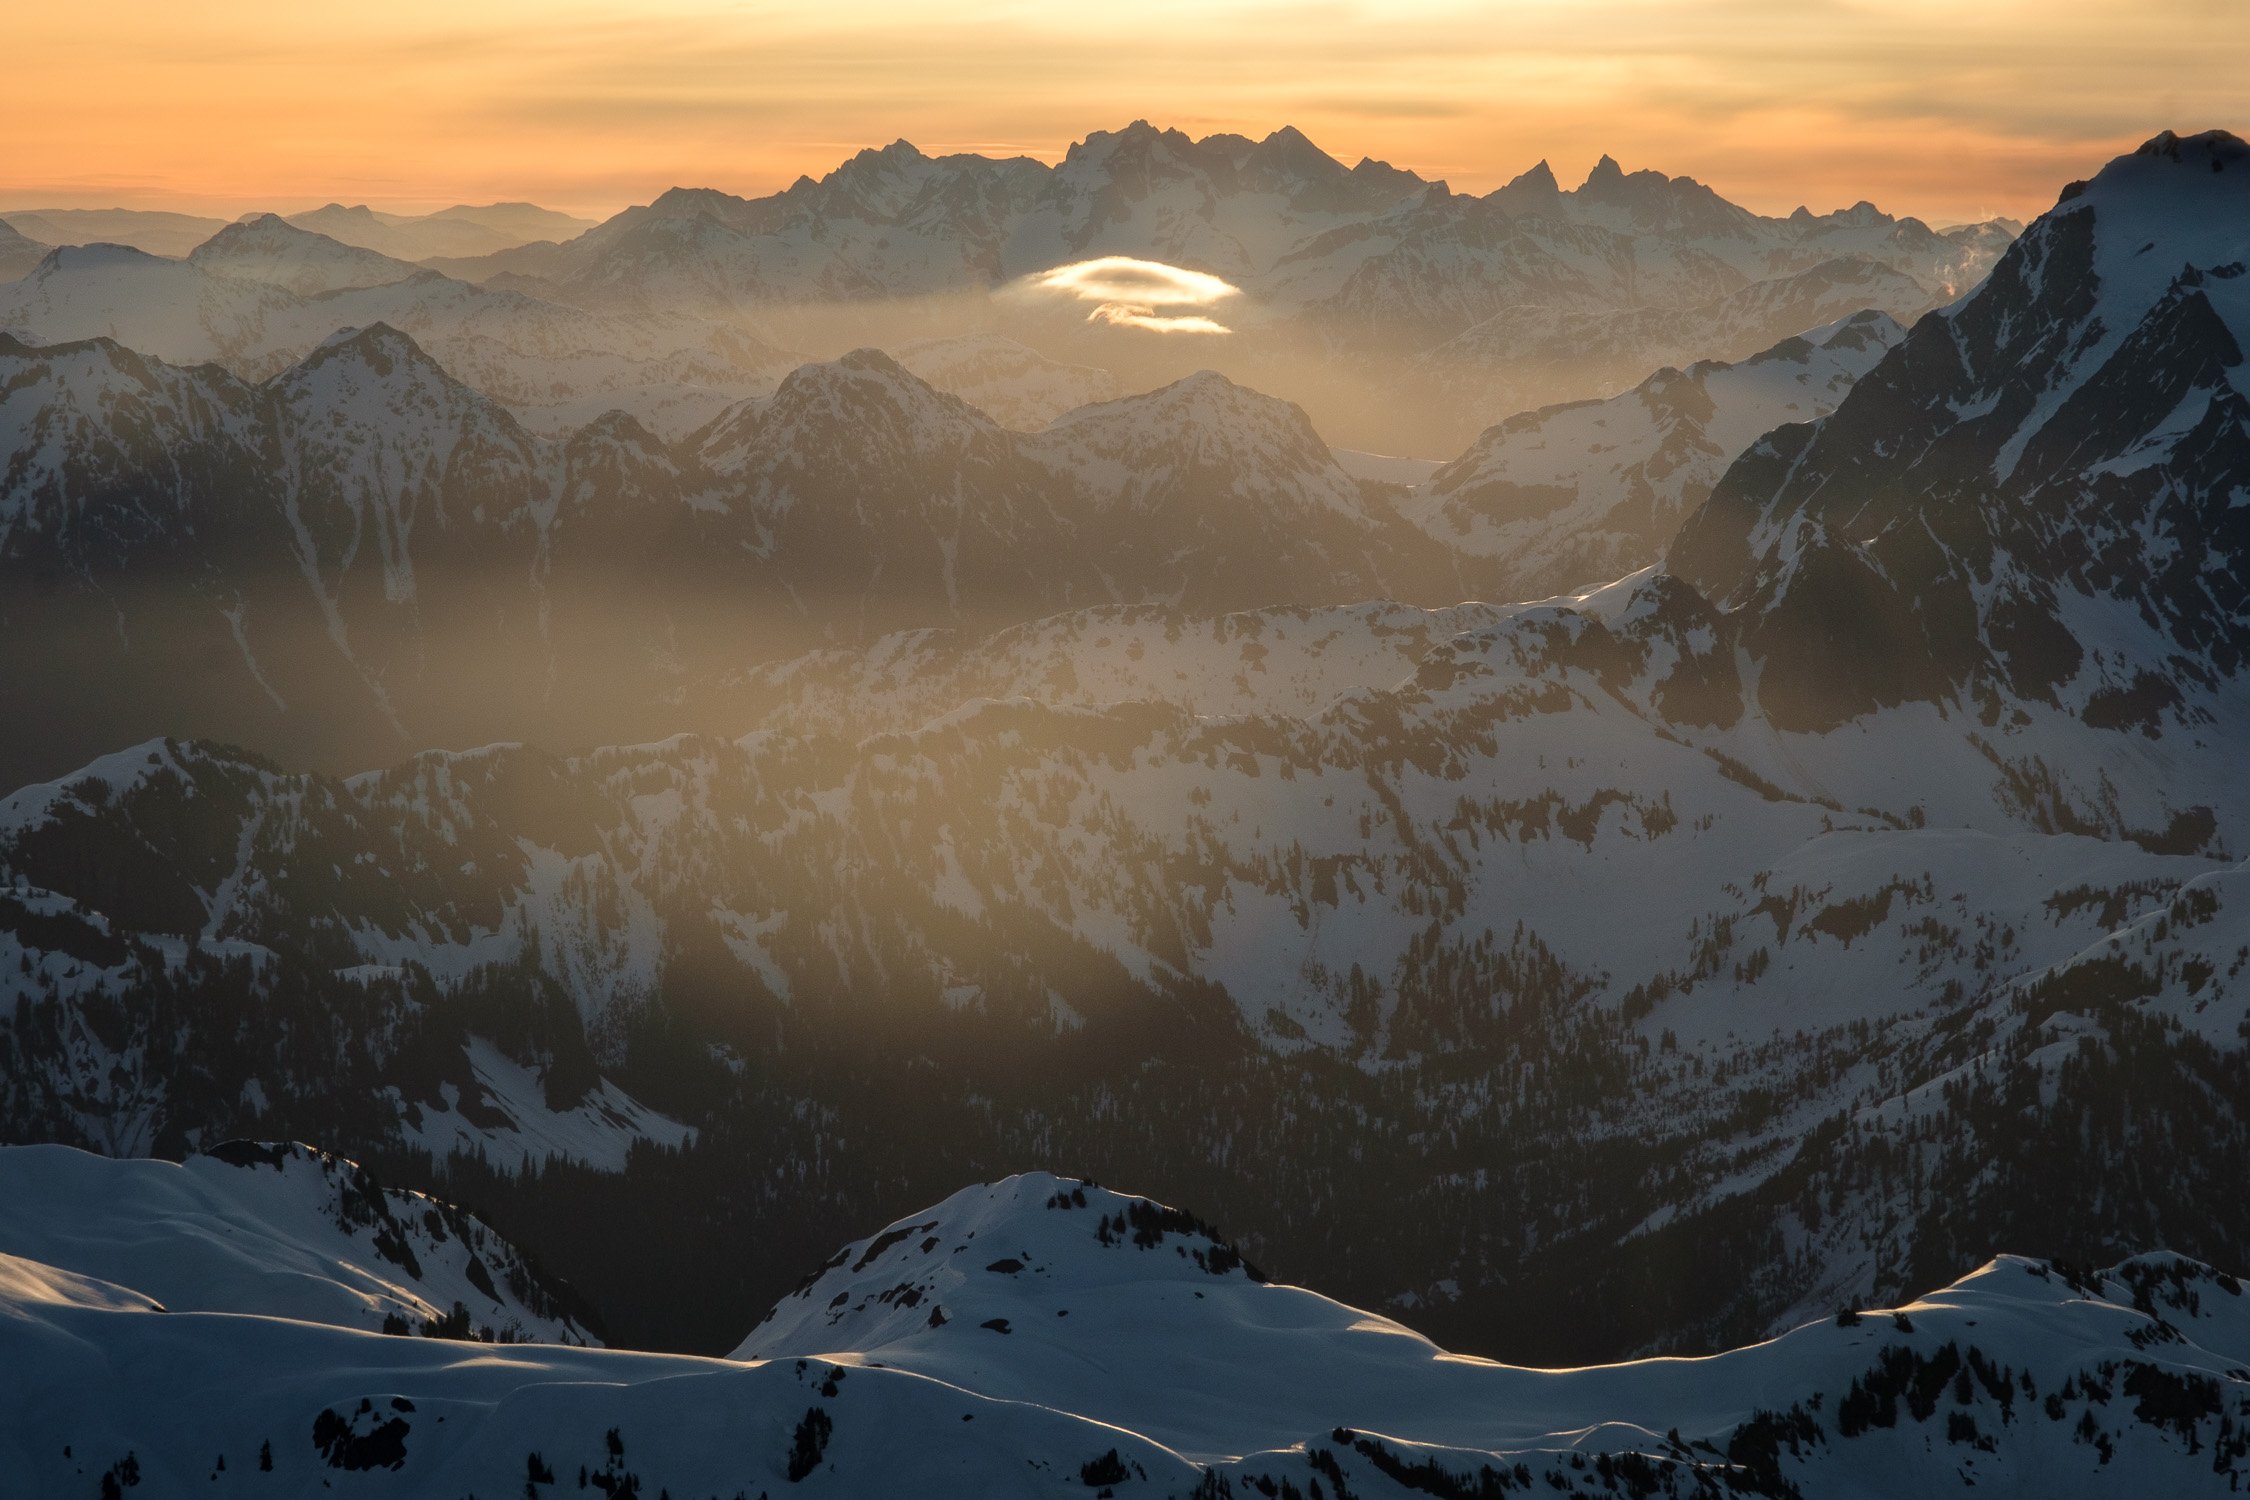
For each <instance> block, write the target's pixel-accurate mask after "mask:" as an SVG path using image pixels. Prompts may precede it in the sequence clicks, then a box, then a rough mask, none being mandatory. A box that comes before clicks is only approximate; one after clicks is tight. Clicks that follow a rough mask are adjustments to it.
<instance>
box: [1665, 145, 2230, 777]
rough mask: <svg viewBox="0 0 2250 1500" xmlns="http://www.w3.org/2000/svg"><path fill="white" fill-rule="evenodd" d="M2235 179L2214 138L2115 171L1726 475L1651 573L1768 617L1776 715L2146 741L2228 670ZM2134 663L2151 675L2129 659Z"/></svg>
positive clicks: (1759, 631) (1768, 677)
mask: <svg viewBox="0 0 2250 1500" xmlns="http://www.w3.org/2000/svg"><path fill="white" fill-rule="evenodd" d="M2242 160H2243V148H2242V145H2241V143H2240V142H2239V141H2236V140H2235V139H2234V138H2233V137H2231V136H2225V135H2223V134H2219V133H2212V134H2209V135H2205V136H2198V137H2186V138H2182V137H2177V136H2169V135H2166V136H2158V137H2157V138H2156V139H2155V140H2154V141H2152V142H2151V143H2150V144H2149V146H2148V147H2144V148H2143V149H2142V150H2140V151H2136V152H2134V153H2132V154H2129V155H2126V156H2121V157H2119V158H2117V159H2116V160H2114V161H2112V162H2110V163H2109V164H2108V165H2107V166H2105V167H2104V168H2103V169H2102V170H2101V171H2100V172H2099V173H2097V174H2096V175H2095V177H2094V178H2093V179H2092V180H2091V181H2090V182H2088V183H2087V184H2086V185H2085V186H2084V187H2083V188H2082V189H2080V190H2078V191H2076V192H2072V193H2066V194H2065V195H2064V198H2063V200H2062V201H2061V202H2059V203H2058V204H2057V205H2056V206H2055V207H2054V208H2052V209H2050V210H2049V211H2048V212H2047V213H2045V214H2043V215H2042V216H2041V217H2040V218H2039V220H2038V221H2036V222H2035V223H2033V224H2032V225H2031V226H2030V228H2029V229H2027V230H2026V231H2025V233H2024V235H2023V237H2022V239H2020V240H2018V241H2017V242H2016V243H2015V244H2014V245H2012V246H2011V247H2010V248H2009V249H2008V250H2007V252H2006V253H2005V254H2003V255H2002V256H2001V258H2000V260H1999V262H1998V264H1997V265H1996V266H1995V267H1994V269H1993V271H1992V274H1991V275H1990V277H1989V278H1987V280H1986V281H1985V282H1984V284H1983V285H1982V286H1981V287H1979V288H1978V289H1977V290H1976V291H1975V292H1973V293H1971V294H1970V295H1969V296H1968V297H1966V298H1964V299H1963V300H1962V301H1961V302H1959V303H1957V304H1955V305H1954V306H1952V307H1950V308H1947V309H1944V310H1942V311H1941V312H1939V313H1937V314H1935V315H1933V316H1931V317H1928V318H1925V319H1923V320H1922V321H1921V322H1920V323H1918V324H1917V325H1916V326H1915V327H1914V329H1913V330H1912V332H1911V333H1910V334H1909V335H1908V337H1907V338H1906V340H1905V341H1904V342H1903V343H1901V344H1900V345H1899V346H1898V348H1897V349H1895V350H1894V351H1892V353H1891V354H1890V355H1888V356H1887V357H1886V358H1885V359H1884V360H1883V362H1882V363H1881V364H1879V365H1878V366H1877V367H1876V368H1875V369H1874V370H1873V371H1872V372H1871V373H1870V374H1869V375H1868V376H1867V378H1866V379H1864V380H1863V381H1862V382H1861V383H1860V384H1859V385H1858V386H1857V387H1856V388H1855V389H1854V390H1853V391H1852V393H1851V395H1850V396H1848V397H1847V398H1846V399H1845V400H1844V402H1843V403H1842V404H1841V405H1840V406H1839V407H1838V409H1837V410H1836V412H1835V413H1834V415H1832V416H1830V417H1829V418H1827V419H1826V420H1824V421H1822V422H1820V423H1817V424H1814V425H1812V426H1809V427H1801V428H1785V429H1781V430H1780V431H1777V432H1775V433H1773V434H1771V435H1769V436H1768V437H1767V438H1766V439H1765V440H1764V441H1763V442H1762V443H1760V444H1759V445H1757V446H1755V447H1753V448H1752V449H1751V450H1750V452H1748V453H1746V454H1745V455H1744V456H1743V458H1742V459H1741V460H1739V461H1738V462H1737V463H1736V465H1735V467H1734V468H1733V469H1732V470H1730V471H1729V473H1728V474H1727V476H1726V478H1725V479H1724V480H1722V481H1721V483H1720V484H1719V486H1718V487H1717V488H1716V489H1715V490H1714V491H1713V494H1712V498H1711V501H1710V503H1709V504H1708V505H1706V506H1705V507H1704V508H1703V509H1702V510H1701V511H1699V512H1698V513H1697V514H1696V515H1695V516H1693V517H1691V518H1690V520H1689V522H1688V524H1687V525H1686V526H1685V527H1683V528H1682V530H1681V533H1680V536H1679V538H1678V539H1677V541H1676V542H1675V543H1674V545H1673V548H1672V551H1671V554H1670V565H1671V566H1673V567H1674V568H1676V569H1679V570H1680V571H1682V572H1683V573H1685V574H1686V576H1688V577H1689V578H1691V579H1693V580H1694V581H1695V582H1696V583H1697V584H1698V585H1699V586H1700V587H1703V588H1704V589H1706V591H1707V592H1709V593H1710V594H1711V596H1712V597H1713V598H1714V599H1715V600H1720V601H1723V602H1724V603H1726V604H1727V605H1728V606H1729V607H1734V608H1739V609H1745V610H1748V611H1749V612H1750V615H1751V617H1754V618H1756V619H1757V620H1759V621H1760V622H1762V623H1760V624H1759V625H1758V626H1757V627H1756V628H1755V630H1754V631H1753V634H1754V636H1755V637H1756V639H1757V644H1756V646H1755V649H1758V650H1764V651H1770V652H1771V653H1773V655H1772V660H1771V661H1770V662H1769V665H1768V667H1767V669H1766V673H1765V678H1764V681H1765V683H1766V684H1767V685H1768V686H1770V687H1771V688H1772V689H1773V695H1772V696H1773V699H1774V702H1773V703H1772V704H1771V705H1769V707H1770V708H1772V709H1774V710H1775V711H1778V712H1781V713H1783V714H1785V715H1788V716H1790V718H1791V722H1792V723H1794V724H1797V725H1799V726H1805V727H1824V726H1826V725H1829V724H1831V723H1834V722H1838V721H1840V720H1841V719H1849V718H1852V717H1855V716H1856V715H1858V714H1861V713H1865V712H1868V711H1870V710H1872V709H1874V708H1878V707H1882V706H1888V705H1891V704H1896V703H1900V702H1905V701H1944V700H1946V699H1947V698H1949V697H1951V696H1953V695H1955V694H1958V693H1962V692H1969V693H1972V694H1974V695H1976V696H1978V697H1980V698H1981V699H1982V700H1983V702H1984V709H1983V711H1984V712H1986V713H1988V714H1989V713H1997V712H1999V707H1998V704H1999V702H2000V699H1999V698H1998V697H1997V696H1995V695H1997V694H2002V693H2005V694H2008V695H2013V696H2016V697H2019V698H2022V699H2025V700H2028V701H2033V702H2037V703H2042V704H2046V705H2050V706H2055V707H2061V708H2064V709H2066V710H2067V711H2069V712H2072V713H2077V714H2083V715H2084V716H2085V718H2086V722H2087V723H2089V724H2097V725H2099V724H2107V725H2112V726H2116V727H2137V728H2143V729H2144V730H2145V731H2146V732H2149V733H2152V734H2158V733H2161V732H2162V728H2161V725H2162V723H2163V722H2164V721H2165V719H2166V717H2167V716H2168V715H2177V714H2179V713H2183V712H2186V713H2192V712H2196V711H2195V710H2192V709H2189V708H2187V707H2186V702H2187V700H2186V698H2184V697H2183V693H2184V692H2194V691H2198V690H2201V691H2209V690H2212V689H2214V688H2216V687H2217V685H2218V684H2219V683H2220V682H2221V681H2222V680H2223V679H2226V678H2229V677H2232V676H2234V675H2235V674H2237V673H2238V672H2239V671H2240V670H2241V669H2242V667H2243V665H2244V662H2245V659H2246V657H2250V615H2246V614H2245V612H2244V611H2243V610H2242V609H2241V608H2240V606H2239V602H2238V601H2239V600H2240V599H2241V598H2243V597H2245V596H2246V590H2250V582H2246V581H2245V570H2246V569H2250V536H2246V535H2245V534H2244V532H2243V526H2244V521H2243V519H2242V516H2243V512H2242V511H2241V508H2240V507H2239V506H2238V505H2236V504H2235V503H2234V501H2233V498H2232V497H2233V496H2234V495H2236V494H2237V493H2239V491H2240V489H2241V487H2242V486H2243V485H2244V484H2246V483H2250V469H2246V467H2245V458H2244V455H2245V452H2246V450H2250V390H2246V387H2245V384H2244V381H2243V374H2242V372H2243V363H2244V362H2243V347H2244V344H2245V341H2246V337H2245V336H2246V335H2250V295H2246V290H2245V289H2246V288H2250V281H2245V279H2244V278H2243V276H2242V274H2241V272H2242V266H2243V263H2244V262H2245V260H2246V259H2250V168H2244V169H2237V170H2232V171H2230V170H2228V166H2227V164H2228V162H2229V161H2235V162H2241V161H2242ZM1845 600H1850V601H1854V602H1853V604H1852V605H1850V606H1849V607H1847V606H1846V605H1845V604H1843V603H1842V601H1845ZM2152 657H2161V658H2163V659H2166V661H2167V665H2166V668H2165V671H2164V673H2163V674H2162V677H2161V678H2159V677H2156V676H2150V675H2148V673H2147V672H2146V671H2140V672H2136V670H2135V669H2134V668H2133V667H2132V666H2131V665H2130V664H2131V663H2133V662H2135V661H2140V662H2144V663H2145V662H2146V661H2148V660H2150V659H2152ZM2105 663H2108V665H2105ZM2144 679H2145V680H2144ZM2168 684H2169V685H2168ZM1792 700H1795V701H1796V704H1797V706H1796V707H1794V708H1789V707H1783V705H1785V704H1788V703H1789V702H1791V701H1792Z"/></svg>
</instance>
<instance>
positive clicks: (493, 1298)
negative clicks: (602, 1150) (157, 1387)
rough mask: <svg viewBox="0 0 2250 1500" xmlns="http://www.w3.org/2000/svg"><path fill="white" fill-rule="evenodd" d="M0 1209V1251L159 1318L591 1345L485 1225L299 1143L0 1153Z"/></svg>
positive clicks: (574, 1311) (566, 1305) (570, 1312)
mask: <svg viewBox="0 0 2250 1500" xmlns="http://www.w3.org/2000/svg"><path fill="white" fill-rule="evenodd" d="M0 1199H4V1200H5V1201H6V1203H7V1205H8V1212H7V1213H6V1214H5V1215H4V1216H0V1255H8V1256H14V1257H16V1258H18V1259H19V1260H22V1261H29V1262H37V1263H40V1264H44V1265H49V1266H54V1267H59V1268H61V1269H63V1270H65V1271H68V1272H70V1273H72V1274H74V1275H80V1276H89V1277H94V1278H97V1279H99V1280H101V1281H105V1282H109V1283H112V1284H114V1285H117V1286H126V1287H131V1288H132V1289H133V1290H135V1291H138V1292H143V1293H146V1294H147V1295H149V1296H150V1297H152V1298H154V1299H155V1300H156V1301H157V1302H159V1303H161V1304H162V1305H163V1307H164V1308H165V1309H166V1310H167V1311H170V1312H175V1313H186V1312H207V1313H244V1314H256V1315H260V1316H264V1317H275V1318H294V1319H297V1320H300V1321H303V1322H311V1323H332V1324H334V1325H336V1326H337V1327H340V1328H354V1329H359V1330H362V1331H365V1332H382V1331H386V1330H387V1331H390V1332H401V1333H403V1332H412V1333H417V1334H422V1333H428V1334H431V1335H433V1336H434V1335H436V1334H437V1333H439V1332H441V1331H442V1332H445V1333H446V1334H447V1335H448V1336H451V1337H455V1338H482V1339H483V1340H484V1341H485V1342H491V1341H493V1340H495V1339H497V1340H499V1341H501V1342H504V1343H515V1342H520V1341H525V1340H529V1341H533V1342H538V1343H557V1344H585V1343H589V1342H598V1340H595V1339H593V1338H592V1336H591V1335H590V1334H589V1333H588V1331H587V1329H586V1328H585V1327H584V1326H583V1324H582V1323H581V1322H580V1319H581V1318H582V1317H583V1316H584V1313H583V1309H581V1308H579V1307H577V1306H576V1305H574V1303H573V1302H572V1300H571V1299H570V1298H569V1296H568V1295H567V1293H566V1294H562V1295H558V1294H557V1292H556V1290H555V1289H554V1288H552V1287H549V1286H547V1285H545V1284H544V1283H543V1282H542V1281H541V1279H540V1277H539V1274H538V1272H537V1271H536V1270H535V1269H534V1268H533V1267H532V1266H530V1265H529V1264H528V1263H527V1262H526V1261H525V1260H524V1258H523V1255H522V1253H521V1252H520V1251H518V1250H517V1249H516V1248H515V1247H514V1246H512V1245H510V1244H508V1243H507V1241H505V1240H503V1239H501V1238H500V1237H499V1236H498V1235H496V1234H494V1233H493V1232H492V1230H491V1229H490V1228H489V1227H488V1226H487V1225H485V1224H483V1223H482V1222H480V1221H479V1220H477V1219H476V1218H474V1217H472V1216H471V1215H469V1214H467V1213H464V1212H463V1211H462V1210H461V1209H459V1208H457V1207H456V1206H454V1205H453V1204H450V1203H446V1202H443V1201H441V1200H439V1199H435V1198H431V1197H428V1196H426V1195H424V1194H421V1193H410V1192H401V1191H399V1190H397V1189H395V1188H386V1187H385V1186H383V1184H382V1183H381V1182H379V1181H377V1180H376V1179H375V1177H374V1176H373V1175H372V1174H370V1173H369V1172H368V1171H367V1169H366V1168H364V1167H362V1166H360V1165H359V1164H358V1163H356V1162H350V1161H346V1160H344V1159H343V1158H341V1157H336V1156H330V1155H328V1154H327V1153H325V1152H322V1151H316V1150H314V1149H312V1148H311V1147H308V1146H300V1145H282V1144H277V1145H264V1144H260V1143H256V1142H249V1141H230V1142H227V1143H225V1144H223V1145H219V1146H216V1147H214V1148H213V1150H212V1151H211V1152H210V1153H209V1154H207V1155H201V1156H191V1157H189V1158H188V1159H187V1160H186V1161H185V1162H181V1163H172V1162H162V1161H149V1160H125V1161H118V1160H110V1159H108V1158H104V1157H98V1156H90V1155H88V1154H86V1153H85V1152H83V1151H74V1150H72V1149H70V1148H69V1147H65V1146H6V1147H0ZM456 1308H458V1309H460V1311H459V1312H456V1310H455V1309H456Z"/></svg>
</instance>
